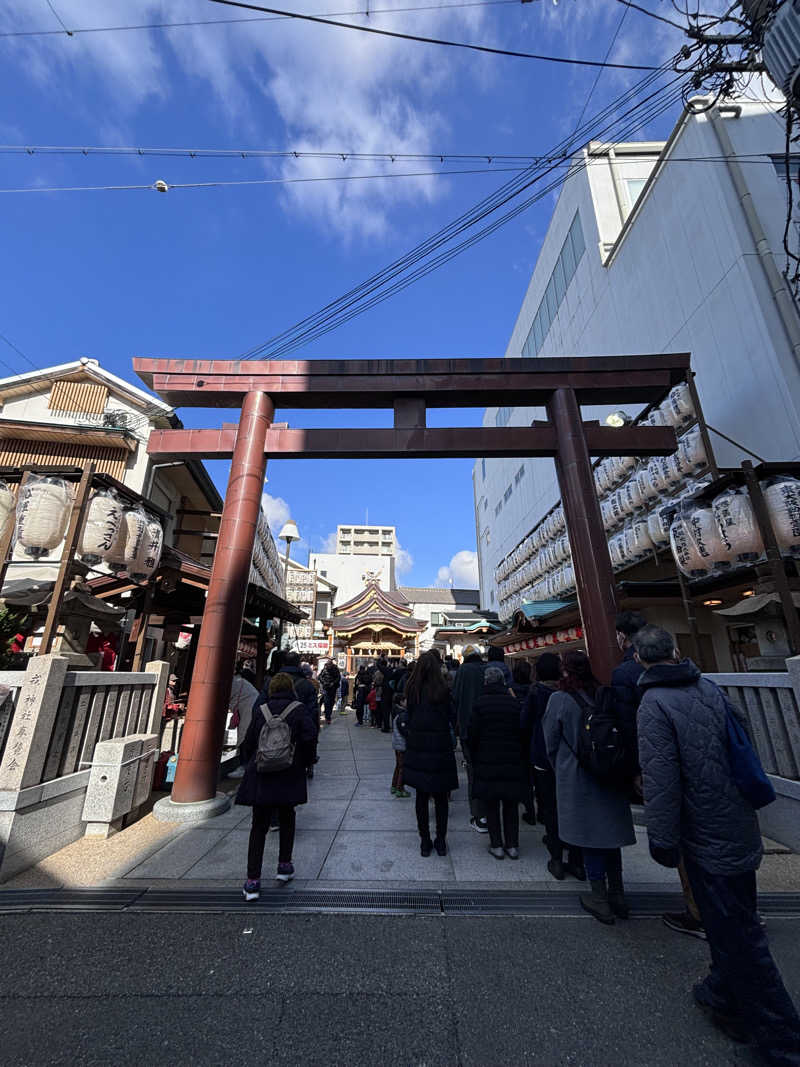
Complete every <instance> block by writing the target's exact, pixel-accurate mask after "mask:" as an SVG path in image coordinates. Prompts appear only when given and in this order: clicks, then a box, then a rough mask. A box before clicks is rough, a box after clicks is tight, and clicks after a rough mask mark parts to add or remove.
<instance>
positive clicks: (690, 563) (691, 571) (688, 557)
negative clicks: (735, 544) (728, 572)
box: [669, 515, 713, 578]
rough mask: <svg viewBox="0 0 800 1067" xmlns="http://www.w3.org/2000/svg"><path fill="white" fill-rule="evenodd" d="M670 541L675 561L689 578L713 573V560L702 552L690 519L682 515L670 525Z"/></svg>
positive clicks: (702, 576)
mask: <svg viewBox="0 0 800 1067" xmlns="http://www.w3.org/2000/svg"><path fill="white" fill-rule="evenodd" d="M669 541H670V546H671V548H672V555H673V556H674V557H675V563H676V564H677V566H678V569H679V570H680V571H681V572H682V573H683V574H685V575H686V577H687V578H704V577H706V576H707V575H709V574H711V571H712V570H713V568H712V566H711V561H710V560H709V559H708V557H707V556H704V555H703V554H702V553H701V552H700V550H699V549H698V547H697V544H696V543H695V540H694V537H693V536H692V530H691V527H690V526H689V523H688V521H687V520H686V519H684V518H683V517H682V516H680V515H678V516H676V517H675V520H674V522H673V523H672V525H671V526H670V530H669Z"/></svg>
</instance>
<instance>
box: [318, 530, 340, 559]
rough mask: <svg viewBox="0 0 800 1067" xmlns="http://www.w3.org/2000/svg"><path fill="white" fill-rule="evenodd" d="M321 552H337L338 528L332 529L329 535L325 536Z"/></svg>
mask: <svg viewBox="0 0 800 1067" xmlns="http://www.w3.org/2000/svg"><path fill="white" fill-rule="evenodd" d="M320 552H327V553H330V554H333V553H335V552H336V530H331V532H330V533H329V534H328V536H327V537H325V538H323V541H322V548H321V549H320Z"/></svg>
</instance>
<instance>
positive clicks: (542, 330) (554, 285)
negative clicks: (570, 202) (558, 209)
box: [522, 182, 644, 357]
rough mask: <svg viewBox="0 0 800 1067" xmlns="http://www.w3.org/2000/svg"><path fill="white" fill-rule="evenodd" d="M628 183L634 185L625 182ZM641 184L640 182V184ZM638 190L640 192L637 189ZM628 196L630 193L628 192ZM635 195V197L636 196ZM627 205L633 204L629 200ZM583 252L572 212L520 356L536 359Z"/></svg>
mask: <svg viewBox="0 0 800 1067" xmlns="http://www.w3.org/2000/svg"><path fill="white" fill-rule="evenodd" d="M628 184H629V185H630V184H636V183H635V182H634V183H631V182H629V183H628ZM642 184H644V183H642ZM640 191H641V190H640ZM629 195H631V191H630V190H629ZM637 195H638V194H637ZM631 203H634V201H633V200H632V201H631ZM585 251H586V242H585V240H584V237H583V228H582V227H581V217H580V215H579V213H578V212H577V211H576V212H575V218H574V219H573V220H572V224H571V225H570V228H569V233H568V234H567V236H566V238H565V240H564V244H563V245H562V246H561V251H560V252H559V254H558V259H557V260H556V265H555V267H553V273H552V274H551V275H550V279H549V281H548V283H547V288H546V289H545V292H544V296H543V297H542V300H541V303H540V304H539V310H538V311H537V312H536V315H535V316H534V319H533V323H532V325H531V328H530V330H529V332H528V336H527V337H526V339H525V344H524V345H523V346H522V354H523V355H524V356H531V357H533V356H537V355H538V354H539V351H540V349H541V347H542V345H543V344H544V341H545V338H546V337H547V332H548V330H549V329H550V326H551V325H552V322H553V319H554V318H555V317H556V315H557V314H558V309H559V307H560V306H561V302H562V300H563V299H564V296H565V295H566V292H567V289H568V288H569V283H570V282H571V281H572V279H573V277H574V276H575V271H576V270H577V269H578V264H579V263H580V260H581V256H582V255H583V253H584V252H585Z"/></svg>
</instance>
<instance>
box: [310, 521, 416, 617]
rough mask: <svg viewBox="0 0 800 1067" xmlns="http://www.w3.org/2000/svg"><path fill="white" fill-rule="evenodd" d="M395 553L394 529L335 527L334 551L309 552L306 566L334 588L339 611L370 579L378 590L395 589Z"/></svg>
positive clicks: (353, 526)
mask: <svg viewBox="0 0 800 1067" xmlns="http://www.w3.org/2000/svg"><path fill="white" fill-rule="evenodd" d="M396 553H397V535H396V532H395V527H394V526H367V525H363V526H357V525H349V526H337V527H336V551H335V552H312V553H310V555H309V557H308V565H309V567H310V568H312V569H313V570H315V571H316V572H317V574H319V575H321V576H322V577H323V578H325V579H327V581H328V582H331V583H333V585H335V586H336V595H335V600H334V607H338V606H339V605H340V604H346V603H347V602H348V601H349V600H352V599H353V597H354V596H356V595H357V594H358V593H360V592H361V590H362V589H363V588H364V586H365V585H366V583H367V581H368V580H369V579H370V578H377V579H378V581H379V582H380V586H381V589H385V590H387V591H388V590H393V589H396V588H397V581H396V578H395V556H396Z"/></svg>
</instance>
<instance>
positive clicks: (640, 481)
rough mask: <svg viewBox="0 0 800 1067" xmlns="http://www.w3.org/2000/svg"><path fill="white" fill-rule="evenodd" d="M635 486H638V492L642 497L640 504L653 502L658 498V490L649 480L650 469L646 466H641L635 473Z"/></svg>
mask: <svg viewBox="0 0 800 1067" xmlns="http://www.w3.org/2000/svg"><path fill="white" fill-rule="evenodd" d="M636 484H637V485H638V486H639V492H640V494H641V497H642V502H647V501H649V500H653V499H654V498H655V497H657V496H658V492H659V491H658V489H656V487H655V485H654V484H653V482H652V479H651V478H650V467H649V465H648V464H646V463H645V464H643V465H642V466H641V467H640V468H639V470H638V471H637V472H636Z"/></svg>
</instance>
